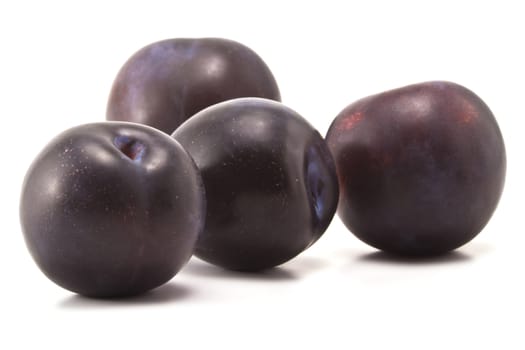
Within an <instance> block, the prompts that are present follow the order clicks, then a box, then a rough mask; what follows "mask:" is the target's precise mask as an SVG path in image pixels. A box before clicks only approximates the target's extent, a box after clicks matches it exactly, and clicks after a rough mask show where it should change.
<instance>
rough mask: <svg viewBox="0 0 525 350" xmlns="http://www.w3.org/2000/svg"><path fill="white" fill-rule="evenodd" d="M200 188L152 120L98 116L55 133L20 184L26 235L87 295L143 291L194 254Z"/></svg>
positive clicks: (55, 276)
mask: <svg viewBox="0 0 525 350" xmlns="http://www.w3.org/2000/svg"><path fill="white" fill-rule="evenodd" d="M204 217H205V198H204V187H203V185H202V181H201V178H200V175H199V173H198V170H197V167H196V166H195V163H194V162H193V160H192V159H191V157H190V156H189V155H188V153H187V152H186V151H185V150H184V149H183V148H182V147H181V145H180V144H179V143H178V142H176V141H174V140H173V139H172V138H171V137H169V136H168V135H166V134H164V133H162V132H160V131H158V130H156V129H153V128H151V127H148V126H144V125H139V124H133V123H124V122H103V123H95V124H86V125H82V126H79V127H75V128H72V129H69V130H67V131H65V132H63V133H62V134H60V135H58V136H57V137H56V138H54V139H53V140H52V141H51V142H50V143H49V144H48V145H47V146H46V147H45V148H44V150H43V151H42V152H41V153H40V154H39V155H38V156H37V158H36V159H35V160H34V162H33V163H32V165H31V167H30V168H29V170H28V172H27V175H26V177H25V180H24V184H23V188H22V198H21V202H20V218H21V224H22V231H23V234H24V238H25V241H26V244H27V247H28V248H29V251H30V253H31V255H32V256H33V258H34V260H35V262H36V263H37V265H38V266H39V267H40V269H41V270H42V272H43V273H44V274H45V275H46V276H47V277H49V278H50V279H51V280H52V281H53V282H55V283H56V284H58V285H59V286H61V287H63V288H66V289H69V290H71V291H73V292H76V293H79V294H83V295H86V296H90V297H121V296H129V295H134V294H139V293H142V292H145V291H147V290H150V289H152V288H155V287H157V286H160V285H161V284H163V283H165V282H167V281H168V280H170V279H171V278H172V277H173V276H174V275H175V274H176V273H177V272H178V271H179V270H180V269H181V268H182V267H183V265H184V264H185V263H186V262H187V261H188V259H189V258H190V256H191V255H192V253H193V249H194V246H195V243H196V241H197V237H198V234H199V233H200V231H201V230H202V227H203V221H204Z"/></svg>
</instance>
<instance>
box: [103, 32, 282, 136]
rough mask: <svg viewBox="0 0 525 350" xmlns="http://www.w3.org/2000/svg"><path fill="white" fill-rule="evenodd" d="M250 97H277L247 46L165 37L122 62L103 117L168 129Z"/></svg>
mask: <svg viewBox="0 0 525 350" xmlns="http://www.w3.org/2000/svg"><path fill="white" fill-rule="evenodd" d="M250 96H253V97H262V98H268V99H273V100H277V101H280V99H281V96H280V93H279V89H278V87H277V84H276V82H275V79H274V77H273V75H272V73H271V72H270V70H269V68H268V67H267V66H266V64H265V63H264V62H263V60H262V59H261V58H260V57H259V56H258V55H257V54H256V53H255V52H253V51H252V50H251V49H249V48H248V47H246V46H244V45H242V44H239V43H237V42H235V41H231V40H226V39H218V38H204V39H169V40H164V41H160V42H157V43H153V44H151V45H148V46H146V47H144V48H143V49H141V50H140V51H138V52H137V53H136V54H134V55H133V56H132V57H131V58H130V59H129V60H128V61H127V62H126V64H125V65H124V67H122V69H121V70H120V72H119V73H118V75H117V77H116V79H115V82H114V84H113V88H112V90H111V94H110V97H109V102H108V107H107V119H108V120H123V121H130V122H136V123H141V124H147V125H150V126H153V127H155V128H157V129H159V130H162V131H164V132H166V133H168V134H171V133H172V132H173V131H174V130H175V129H176V128H177V127H178V126H179V125H180V124H182V123H183V122H184V121H185V120H186V119H188V118H189V117H191V116H192V115H194V114H195V113H197V112H198V111H200V110H202V109H204V108H206V107H208V106H211V105H213V104H216V103H218V102H222V101H226V100H229V99H233V98H237V97H250Z"/></svg>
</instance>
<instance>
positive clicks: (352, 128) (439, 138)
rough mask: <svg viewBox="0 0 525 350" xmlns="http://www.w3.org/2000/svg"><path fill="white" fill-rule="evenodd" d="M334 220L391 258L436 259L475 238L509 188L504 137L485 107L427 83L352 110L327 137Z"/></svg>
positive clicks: (469, 95)
mask: <svg viewBox="0 0 525 350" xmlns="http://www.w3.org/2000/svg"><path fill="white" fill-rule="evenodd" d="M326 139H327V142H328V146H329V148H330V150H331V152H332V154H333V156H334V159H335V163H336V168H337V173H338V178H339V185H340V200H339V207H338V214H339V216H340V217H341V219H342V221H343V222H344V224H345V225H346V226H347V227H348V229H349V230H350V231H351V232H352V233H353V234H355V235H356V236H357V237H358V238H359V239H361V240H362V241H364V242H366V243H368V244H369V245H371V246H373V247H376V248H378V249H381V250H384V251H386V252H390V253H394V254H401V255H415V256H431V255H435V254H440V253H444V252H448V251H450V250H453V249H455V248H458V247H460V246H461V245H463V244H465V243H467V242H469V241H470V240H471V239H473V238H474V237H475V236H476V235H477V234H478V233H479V232H480V231H481V230H482V229H483V227H484V226H485V225H486V224H487V222H488V221H489V219H490V218H491V216H492V214H493V212H494V210H495V209H496V206H497V204H498V201H499V198H500V196H501V193H502V190H503V185H504V181H505V171H506V156H505V147H504V143H503V138H502V134H501V132H500V129H499V127H498V124H497V123H496V120H495V118H494V116H493V114H492V112H491V111H490V109H489V107H488V106H487V105H486V104H485V103H484V102H483V101H482V100H481V99H480V98H479V97H478V96H477V95H475V94H474V93H473V92H472V91H470V90H468V89H466V88H464V87H462V86H460V85H457V84H454V83H450V82H442V81H441V82H440V81H437V82H426V83H421V84H415V85H410V86H406V87H403V88H399V89H395V90H391V91H387V92H383V93H380V94H377V95H373V96H370V97H366V98H363V99H361V100H359V101H357V102H355V103H353V104H351V105H349V106H348V107H346V108H345V109H344V110H343V111H342V112H341V113H340V114H339V115H338V116H337V117H336V118H335V120H334V121H333V123H332V125H331V126H330V129H329V131H328V134H327V136H326Z"/></svg>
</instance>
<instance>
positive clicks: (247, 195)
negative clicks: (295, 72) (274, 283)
mask: <svg viewBox="0 0 525 350" xmlns="http://www.w3.org/2000/svg"><path fill="white" fill-rule="evenodd" d="M173 137H174V138H175V139H176V140H177V141H179V142H180V143H181V144H182V145H183V146H184V147H185V148H186V149H187V150H188V152H189V153H190V155H191V156H192V157H193V159H194V160H195V162H196V163H197V166H198V167H199V169H200V171H201V174H202V179H203V182H204V187H205V189H206V199H207V209H208V210H207V216H206V223H205V227H204V230H203V233H202V235H201V236H200V237H199V241H198V243H197V247H196V250H195V254H196V256H198V257H199V258H201V259H203V260H205V261H207V262H210V263H212V264H215V265H218V266H222V267H224V268H228V269H233V270H243V271H257V270H263V269H267V268H271V267H274V266H277V265H280V264H282V263H284V262H286V261H288V260H290V259H292V258H293V257H295V256H296V255H298V254H299V253H301V252H302V251H303V250H305V249H306V248H308V247H309V246H310V245H312V244H313V243H314V242H315V241H316V240H317V239H318V238H319V237H321V235H322V234H323V233H324V231H325V230H326V228H327V227H328V225H329V223H330V221H331V220H332V217H333V215H334V214H335V210H336V207H337V197H338V187H337V177H336V174H335V167H334V164H333V159H332V156H331V154H330V151H329V150H328V147H327V146H326V143H325V142H324V140H323V138H322V137H321V135H319V133H318V132H317V131H316V130H315V129H314V128H313V127H312V126H311V125H310V124H308V122H307V121H306V120H305V119H303V118H302V117H301V116H299V115H298V114H297V113H295V112H294V111H292V110H291V109H289V108H287V107H285V106H284V105H282V104H280V103H278V102H274V101H270V100H264V99H259V98H241V99H235V100H231V101H228V102H223V103H220V104H217V105H215V106H212V107H209V108H207V109H205V110H203V111H201V112H200V113H198V114H196V115H195V116H194V117H192V118H191V119H189V120H188V121H186V122H185V123H184V124H183V125H181V127H180V128H178V129H177V130H176V131H175V133H174V134H173Z"/></svg>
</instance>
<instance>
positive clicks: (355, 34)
mask: <svg viewBox="0 0 525 350" xmlns="http://www.w3.org/2000/svg"><path fill="white" fill-rule="evenodd" d="M466 3H467V2H466V1H465V2H457V1H439V2H430V3H425V2H414V3H407V2H404V1H390V2H387V1H384V2H376V1H362V2H356V3H353V2H345V1H340V2H335V1H334V2H331V1H322V2H319V3H317V4H311V3H308V4H304V3H301V2H295V1H294V2H292V1H289V2H286V3H284V1H283V2H277V1H276V2H272V1H258V2H254V3H250V2H248V1H245V2H239V3H234V2H231V1H224V0H223V1H214V2H213V1H208V2H205V1H189V0H187V1H180V2H179V1H166V2H164V3H161V2H154V1H147V2H142V3H140V4H137V3H135V2H131V1H129V2H122V3H117V2H111V3H109V4H107V3H104V4H100V5H99V4H92V3H90V2H75V1H69V2H66V1H64V2H61V3H59V2H57V1H4V2H2V3H1V4H0V39H1V40H0V43H1V56H0V96H1V97H0V106H1V109H0V110H1V112H2V121H3V127H2V171H1V172H0V173H1V176H2V181H1V183H2V184H3V185H4V189H3V191H2V195H3V198H4V199H3V200H2V202H1V203H2V204H1V208H0V209H1V210H0V212H1V213H2V223H3V225H4V226H3V230H2V233H1V235H0V247H2V252H1V254H0V259H1V263H0V268H1V271H0V272H1V276H2V282H1V283H2V288H1V292H0V293H1V297H0V303H1V304H0V329H1V331H0V332H1V334H2V335H1V336H0V348H2V349H13V348H21V347H22V346H25V345H27V346H29V347H26V348H36V347H37V346H38V347H39V348H44V349H47V348H54V349H66V348H68V349H69V348H76V349H84V348H85V349H107V348H115V349H117V348H118V349H132V348H144V349H156V348H183V347H184V348H210V347H215V348H227V349H251V348H265V349H269V348H285V346H286V347H287V348H294V349H295V348H299V347H302V348H310V347H311V348H323V349H335V348H348V349H367V348H370V349H380V348H389V349H460V348H462V349H467V348H468V349H475V348H481V347H482V348H487V349H496V348H501V349H523V348H525V340H524V336H523V335H520V334H519V333H518V332H520V331H522V330H523V322H524V321H523V315H524V313H525V306H524V304H525V303H524V295H525V288H524V287H523V283H522V281H523V268H524V267H523V266H525V254H523V246H524V244H525V235H524V231H525V230H524V229H523V226H522V218H521V216H523V213H522V207H521V206H520V204H521V203H522V202H523V198H524V195H525V193H524V186H523V178H524V175H525V174H524V166H523V160H522V159H523V157H522V156H521V154H520V151H521V150H523V149H524V146H525V142H524V139H525V136H524V131H523V126H524V122H523V119H524V113H525V107H524V101H525V94H524V89H523V82H524V81H525V50H524V47H525V46H524V37H523V35H524V33H525V22H524V21H523V10H521V7H519V6H520V5H519V2H517V1H516V2H512V3H511V2H508V3H505V2H504V1H498V2H494V3H492V4H480V3H479V2H472V4H466ZM81 4H82V5H81ZM343 4H345V5H343ZM201 36H216V37H226V38H230V39H234V40H237V41H239V42H242V43H244V44H246V45H248V46H249V47H251V48H252V49H254V50H255V51H256V52H257V53H259V54H260V55H261V56H262V57H263V59H264V60H265V61H266V62H267V64H268V65H269V66H270V68H271V69H272V71H273V73H274V75H275V76H276V78H277V80H278V83H279V86H280V88H281V93H282V96H283V101H284V102H285V103H286V104H287V105H288V106H290V107H292V108H294V109H296V110H297V111H298V112H300V113H301V114H303V115H304V116H305V117H306V118H307V119H309V120H310V121H311V122H312V123H313V124H314V125H315V126H316V127H317V128H319V130H320V131H321V133H325V132H326V130H327V129H328V126H329V124H330V122H331V120H332V119H333V118H334V117H335V115H336V114H337V113H338V112H339V111H340V110H341V109H342V108H343V107H345V106H346V105H347V104H349V103H351V102H353V101H354V100H355V99H358V98H360V97H364V96H366V95H369V94H372V93H376V92H380V91H383V90H386V89H390V88H394V87H399V86H403V85H407V84H410V83H416V82H421V81H426V80H434V79H444V80H451V81H455V82H457V83H460V84H462V85H465V86H466V87H468V88H470V89H472V90H473V91H475V92H476V93H477V94H478V95H479V96H481V97H482V98H483V99H484V100H485V102H486V103H487V104H488V105H489V106H490V107H491V109H492V110H493V112H494V114H495V115H496V117H497V119H498V121H499V123H500V127H501V129H502V131H503V135H504V138H505V141H506V146H507V156H508V170H507V183H506V188H505V191H504V195H503V198H502V201H501V202H500V206H499V208H498V210H497V211H496V214H495V216H494V217H493V219H492V221H491V222H490V223H489V225H488V226H487V227H486V229H485V230H484V231H483V232H482V233H481V234H480V235H479V236H478V237H477V238H476V239H475V240H474V241H473V242H472V243H470V244H468V245H466V246H465V247H463V248H461V249H460V250H459V251H458V252H457V253H454V254H452V255H450V256H448V257H446V258H443V259H439V260H437V261H431V262H426V263H409V262H403V261H388V260H385V258H384V257H382V255H381V254H378V253H375V251H374V250H373V249H372V248H369V247H367V246H365V245H363V244H362V243H360V242H359V241H357V239H355V238H354V237H353V236H352V235H351V234H350V233H348V232H347V231H346V229H345V228H344V227H343V226H342V224H341V223H340V222H339V220H338V219H336V220H334V223H333V225H332V226H331V227H330V228H329V230H328V231H327V232H326V234H325V236H324V237H323V238H322V239H321V240H320V241H319V242H318V243H317V244H316V245H314V246H313V247H312V248H311V249H309V250H308V251H307V252H306V253H305V254H303V255H301V256H300V257H298V258H296V259H295V260H293V261H291V262H289V263H288V264H285V265H283V266H282V267H281V268H279V269H276V270H275V271H272V272H270V273H268V274H266V275H262V276H245V275H240V274H236V273H229V272H225V271H222V270H219V269H216V268H214V267H211V266H209V265H206V264H204V263H202V262H200V261H197V260H192V261H191V262H190V263H189V265H188V266H187V267H186V268H185V269H184V270H183V271H182V272H181V273H180V274H179V275H178V276H176V277H175V278H174V279H173V280H172V281H171V282H170V283H169V284H168V285H166V286H165V287H161V288H159V289H158V290H156V291H154V292H152V293H150V294H148V295H146V296H144V297H141V298H137V299H132V300H124V301H117V302H110V301H94V300H89V299H83V298H81V297H77V296H74V295H72V294H71V293H69V292H67V291H65V290H62V289H60V288H58V287H56V286H55V285H53V284H52V283H51V282H49V281H48V280H47V279H46V278H45V277H44V276H43V275H42V274H41V273H40V271H38V269H37V268H36V266H35V265H34V263H33V261H32V260H31V258H30V256H29V254H28V253H27V250H26V248H25V246H24V243H23V240H22V235H21V232H20V226H19V222H18V196H19V192H20V185H21V181H22V178H23V175H24V173H25V171H26V169H27V167H28V166H29V164H30V162H31V161H32V159H33V158H34V157H35V155H36V154H37V152H38V151H39V150H40V149H41V148H42V147H43V146H44V145H45V144H46V143H47V142H48V141H49V140H50V139H51V138H52V137H53V136H55V135H56V134H58V133H59V132H61V131H62V130H64V129H66V128H68V127H70V126H74V125H77V124H81V123H84V122H90V121H97V120H103V119H104V113H105V106H106V99H107V95H108V92H109V89H110V86H111V83H112V80H113V78H114V76H115V75H116V73H117V71H118V69H119V68H120V66H121V65H122V64H123V63H124V61H125V60H126V59H127V58H128V57H129V56H130V55H131V54H132V53H133V52H135V51H136V50H137V49H139V48H141V47H142V46H144V45H146V44H148V43H150V42H153V41H157V40H160V39H165V38H171V37H201Z"/></svg>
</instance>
